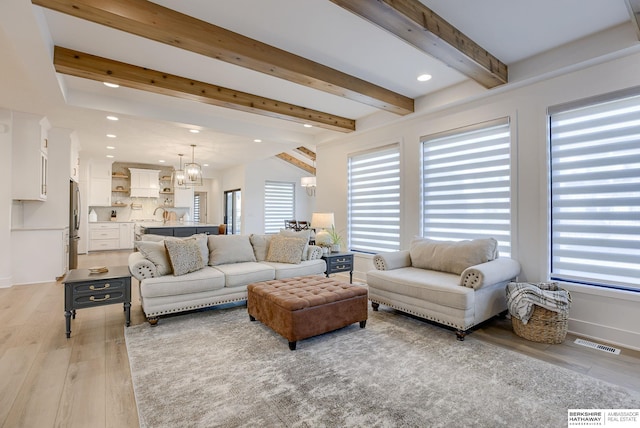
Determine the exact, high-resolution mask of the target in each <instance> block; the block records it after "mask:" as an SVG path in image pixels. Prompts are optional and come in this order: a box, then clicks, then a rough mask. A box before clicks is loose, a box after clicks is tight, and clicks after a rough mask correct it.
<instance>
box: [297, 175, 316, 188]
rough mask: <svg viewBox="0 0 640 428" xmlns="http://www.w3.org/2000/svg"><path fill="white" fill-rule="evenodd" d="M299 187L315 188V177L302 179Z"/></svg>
mask: <svg viewBox="0 0 640 428" xmlns="http://www.w3.org/2000/svg"><path fill="white" fill-rule="evenodd" d="M300 185H301V186H302V187H316V177H314V176H310V177H302V178H301V179H300Z"/></svg>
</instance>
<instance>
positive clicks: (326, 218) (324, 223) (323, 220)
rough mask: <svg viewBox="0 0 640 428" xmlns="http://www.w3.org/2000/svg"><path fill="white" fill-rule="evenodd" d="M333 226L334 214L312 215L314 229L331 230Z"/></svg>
mask: <svg viewBox="0 0 640 428" xmlns="http://www.w3.org/2000/svg"><path fill="white" fill-rule="evenodd" d="M333 225H334V220H333V213H313V214H312V215H311V228H312V229H331V228H332V227H333Z"/></svg>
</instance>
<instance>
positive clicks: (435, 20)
mask: <svg viewBox="0 0 640 428" xmlns="http://www.w3.org/2000/svg"><path fill="white" fill-rule="evenodd" d="M331 1H332V2H333V3H335V4H337V5H338V6H340V7H342V8H344V9H347V10H349V11H350V12H353V13H354V14H356V15H358V16H360V17H362V18H364V19H366V20H368V21H370V22H372V23H373V24H376V25H378V26H379V27H381V28H383V29H385V30H387V31H389V32H390V33H392V34H394V35H396V36H398V37H400V38H401V39H403V40H405V41H406V42H408V43H409V44H411V45H413V46H415V47H416V48H418V49H420V50H421V51H423V52H425V53H426V54H428V55H429V56H432V57H434V58H436V59H438V60H440V61H442V62H443V63H445V64H447V65H448V66H450V67H451V68H454V69H456V70H458V71H459V72H461V73H463V74H465V75H466V76H468V77H470V78H471V79H473V80H475V81H477V82H478V83H480V84H481V85H483V86H484V87H486V88H493V87H495V86H498V85H502V84H504V83H507V82H508V70H507V66H506V65H505V64H503V63H502V62H500V60H499V59H497V58H496V57H494V56H493V55H491V54H490V53H489V52H487V51H486V50H484V49H483V48H482V47H481V46H479V45H478V44H477V43H475V42H474V41H473V40H471V39H470V38H469V37H467V36H465V35H464V34H463V33H462V32H460V31H459V30H458V29H456V28H455V27H454V26H453V25H451V24H449V23H448V22H447V21H445V20H444V19H443V18H442V17H440V16H438V15H437V14H436V13H435V12H433V11H432V10H431V9H429V8H428V7H426V6H425V5H423V4H422V3H421V2H420V1H419V0H372V1H365V0H331ZM630 1H635V0H630Z"/></svg>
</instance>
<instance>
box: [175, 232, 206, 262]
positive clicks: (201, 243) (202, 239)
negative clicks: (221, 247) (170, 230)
mask: <svg viewBox="0 0 640 428" xmlns="http://www.w3.org/2000/svg"><path fill="white" fill-rule="evenodd" d="M208 238H209V235H207V234H205V233H196V234H195V235H191V236H188V237H185V238H178V237H174V236H167V237H166V239H178V240H182V241H186V240H187V239H195V241H196V242H197V243H198V247H199V248H200V253H201V254H202V260H205V261H207V260H209V247H208V246H207V242H209V240H208Z"/></svg>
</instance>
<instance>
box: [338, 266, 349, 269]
mask: <svg viewBox="0 0 640 428" xmlns="http://www.w3.org/2000/svg"><path fill="white" fill-rule="evenodd" d="M346 267H347V265H342V266H336V269H344V268H346Z"/></svg>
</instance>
